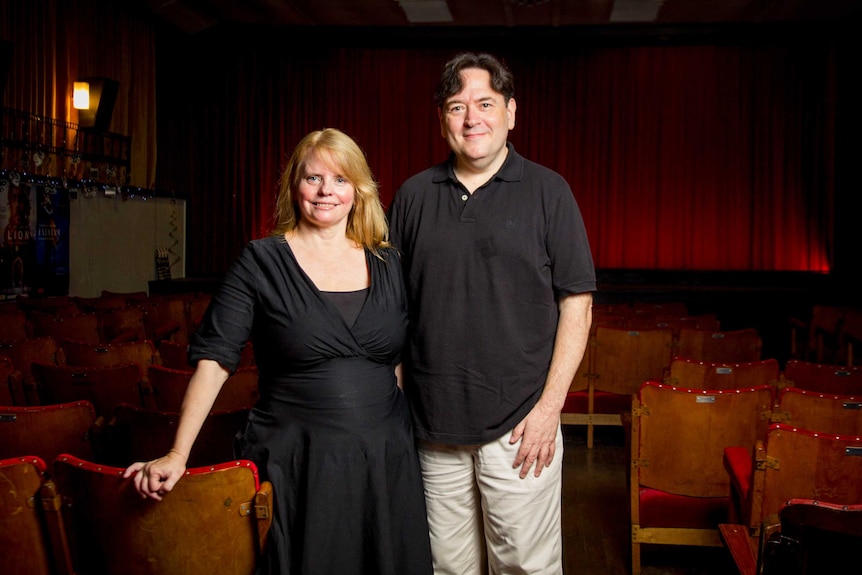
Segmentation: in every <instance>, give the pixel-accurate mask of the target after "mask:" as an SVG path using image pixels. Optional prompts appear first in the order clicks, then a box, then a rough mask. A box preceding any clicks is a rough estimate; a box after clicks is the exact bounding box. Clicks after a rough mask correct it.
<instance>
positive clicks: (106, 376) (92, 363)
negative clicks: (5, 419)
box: [0, 337, 257, 413]
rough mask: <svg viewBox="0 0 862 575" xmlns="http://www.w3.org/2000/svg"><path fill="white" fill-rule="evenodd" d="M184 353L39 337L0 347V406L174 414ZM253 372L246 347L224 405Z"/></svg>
mask: <svg viewBox="0 0 862 575" xmlns="http://www.w3.org/2000/svg"><path fill="white" fill-rule="evenodd" d="M186 349H187V346H186V345H185V344H180V343H177V342H171V341H167V340H165V341H162V342H159V344H158V346H156V345H154V344H153V343H152V342H150V341H149V340H141V341H133V342H123V343H113V344H91V343H85V342H79V341H69V340H61V341H57V340H55V339H54V338H51V337H42V338H31V339H27V340H21V341H17V342H12V343H5V344H0V384H2V385H0V405H42V404H46V403H62V402H65V401H70V400H74V399H87V400H90V401H91V402H93V403H94V404H96V405H97V406H99V411H100V413H102V412H104V411H105V408H110V407H113V405H115V404H116V403H119V402H120V401H126V402H129V403H133V404H137V405H140V406H142V407H153V408H160V409H164V410H174V409H175V408H176V409H178V407H177V406H178V404H179V402H180V401H181V399H182V393H184V390H185V385H186V384H187V383H188V380H189V378H190V377H191V374H192V366H191V365H189V363H188V360H187V356H186ZM254 367H255V362H254V353H253V350H252V349H251V346H250V345H248V346H246V349H245V350H244V352H243V356H242V358H241V361H240V368H239V369H238V370H237V372H236V374H235V375H234V377H232V379H231V384H230V385H227V386H226V391H225V401H226V402H227V403H229V404H231V403H235V401H234V400H239V399H240V398H239V397H237V394H238V393H246V392H248V393H250V392H252V391H253V390H256V386H257V382H256V375H257V371H256V369H254ZM233 390H236V392H237V394H234V393H233ZM231 394H232V395H233V399H231V398H230V397H229V395H231ZM243 401H245V399H243Z"/></svg>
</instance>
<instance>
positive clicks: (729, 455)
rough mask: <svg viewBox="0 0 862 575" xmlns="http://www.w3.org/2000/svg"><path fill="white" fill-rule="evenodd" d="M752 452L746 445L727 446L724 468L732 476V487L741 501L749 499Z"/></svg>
mask: <svg viewBox="0 0 862 575" xmlns="http://www.w3.org/2000/svg"><path fill="white" fill-rule="evenodd" d="M752 465H753V464H752V462H751V452H750V451H749V450H748V448H746V447H725V448H724V468H725V469H727V474H728V475H729V476H730V487H731V489H732V490H733V491H734V493H737V494H739V497H740V500H741V501H748V496H749V493H750V492H751V477H752V471H753V469H752Z"/></svg>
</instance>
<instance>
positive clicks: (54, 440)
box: [0, 401, 96, 461]
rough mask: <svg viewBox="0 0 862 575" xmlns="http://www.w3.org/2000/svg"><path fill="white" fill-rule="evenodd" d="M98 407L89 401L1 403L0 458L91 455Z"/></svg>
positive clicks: (51, 457) (50, 459) (44, 459)
mask: <svg viewBox="0 0 862 575" xmlns="http://www.w3.org/2000/svg"><path fill="white" fill-rule="evenodd" d="M95 422H96V410H95V408H94V407H93V405H92V404H91V403H90V402H88V401H74V402H70V403H60V404H55V405H43V406H22V407H17V406H12V407H0V458H3V459H6V458H9V457H22V456H25V455H35V456H37V457H39V458H40V459H42V461H53V460H54V458H55V457H57V455H59V454H60V453H73V454H75V455H78V456H79V457H86V458H92V457H93V446H92V442H91V436H90V433H91V430H92V428H93V424H94V423H95Z"/></svg>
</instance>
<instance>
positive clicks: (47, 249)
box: [0, 172, 69, 299]
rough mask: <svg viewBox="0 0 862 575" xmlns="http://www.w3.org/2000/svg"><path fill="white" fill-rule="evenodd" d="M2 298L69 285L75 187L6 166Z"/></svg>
mask: <svg viewBox="0 0 862 575" xmlns="http://www.w3.org/2000/svg"><path fill="white" fill-rule="evenodd" d="M0 230H2V234H3V235H2V245H0V298H2V299H9V298H13V297H17V296H19V295H31V294H33V295H36V294H38V295H65V294H67V293H68V290H69V193H68V190H66V189H64V188H62V187H56V186H52V185H50V183H49V182H46V181H38V180H30V179H29V178H27V177H26V176H23V175H22V174H20V173H18V172H0Z"/></svg>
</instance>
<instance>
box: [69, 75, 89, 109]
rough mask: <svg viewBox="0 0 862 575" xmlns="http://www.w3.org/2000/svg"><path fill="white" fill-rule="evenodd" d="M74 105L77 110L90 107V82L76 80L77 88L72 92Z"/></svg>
mask: <svg viewBox="0 0 862 575" xmlns="http://www.w3.org/2000/svg"><path fill="white" fill-rule="evenodd" d="M72 105H73V106H74V107H75V109H76V110H89V109H90V83H89V82H75V90H74V92H73V93H72Z"/></svg>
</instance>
